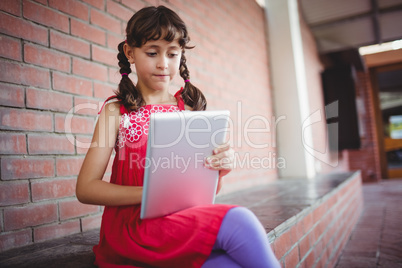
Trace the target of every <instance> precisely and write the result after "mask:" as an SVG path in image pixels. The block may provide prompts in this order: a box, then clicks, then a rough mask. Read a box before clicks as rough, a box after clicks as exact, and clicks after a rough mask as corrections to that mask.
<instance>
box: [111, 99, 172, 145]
mask: <svg viewBox="0 0 402 268" xmlns="http://www.w3.org/2000/svg"><path fill="white" fill-rule="evenodd" d="M179 111H180V109H179V108H178V107H177V106H174V105H171V106H170V107H165V106H163V105H147V106H143V107H141V108H139V109H138V110H137V111H132V112H130V113H127V114H123V115H122V117H121V121H120V126H119V137H118V139H117V142H116V145H117V146H118V147H119V148H123V147H124V146H125V144H126V142H130V143H133V142H138V141H139V140H140V139H141V137H142V136H145V137H146V136H148V130H149V119H150V117H151V114H152V113H169V112H179Z"/></svg>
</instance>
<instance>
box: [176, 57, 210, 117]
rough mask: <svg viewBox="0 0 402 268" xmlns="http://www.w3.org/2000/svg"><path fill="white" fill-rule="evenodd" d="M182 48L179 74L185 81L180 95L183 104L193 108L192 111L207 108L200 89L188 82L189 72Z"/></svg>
mask: <svg viewBox="0 0 402 268" xmlns="http://www.w3.org/2000/svg"><path fill="white" fill-rule="evenodd" d="M186 61H187V60H186V57H185V56H184V50H183V52H182V55H181V59H180V76H181V77H182V78H183V80H184V81H185V84H184V88H183V91H182V93H181V96H182V98H183V101H184V103H185V104H187V105H188V106H190V107H191V108H193V111H204V110H205V109H206V108H207V100H206V99H205V96H204V94H202V92H201V90H199V89H198V88H197V87H195V86H194V85H193V84H191V82H190V72H189V70H188V68H187V64H186Z"/></svg>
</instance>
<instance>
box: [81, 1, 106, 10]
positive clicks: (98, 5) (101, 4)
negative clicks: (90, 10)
mask: <svg viewBox="0 0 402 268" xmlns="http://www.w3.org/2000/svg"><path fill="white" fill-rule="evenodd" d="M83 1H84V2H85V3H88V4H90V5H91V6H93V7H96V8H98V9H101V10H104V9H105V4H104V1H103V0H83Z"/></svg>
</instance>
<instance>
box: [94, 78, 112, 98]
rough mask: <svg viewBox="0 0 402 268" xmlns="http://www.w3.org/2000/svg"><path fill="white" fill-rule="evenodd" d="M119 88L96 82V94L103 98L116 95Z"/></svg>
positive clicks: (96, 96) (97, 96)
mask: <svg viewBox="0 0 402 268" xmlns="http://www.w3.org/2000/svg"><path fill="white" fill-rule="evenodd" d="M115 90H117V86H110V85H107V84H101V83H96V82H94V96H95V98H99V99H102V100H106V99H107V98H108V97H110V96H112V95H116V94H115V93H114V91H115Z"/></svg>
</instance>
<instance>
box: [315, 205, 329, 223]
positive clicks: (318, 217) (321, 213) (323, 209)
mask: <svg viewBox="0 0 402 268" xmlns="http://www.w3.org/2000/svg"><path fill="white" fill-rule="evenodd" d="M326 212H327V207H326V204H325V203H322V204H321V205H319V206H318V207H317V208H316V209H315V210H314V212H313V220H314V222H318V221H319V220H321V218H322V217H324V214H325V213H326Z"/></svg>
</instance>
